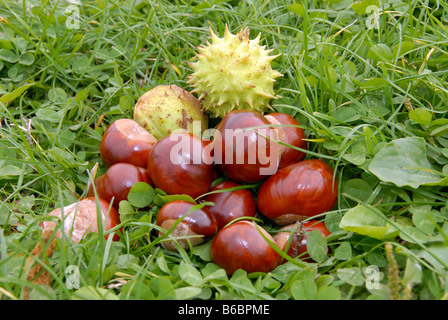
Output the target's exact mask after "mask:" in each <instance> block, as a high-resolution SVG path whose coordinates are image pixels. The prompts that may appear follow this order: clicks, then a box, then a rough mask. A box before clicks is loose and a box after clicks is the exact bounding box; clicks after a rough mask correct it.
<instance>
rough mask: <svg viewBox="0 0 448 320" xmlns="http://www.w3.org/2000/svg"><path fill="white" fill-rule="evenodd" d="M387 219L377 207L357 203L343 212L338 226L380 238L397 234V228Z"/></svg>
mask: <svg viewBox="0 0 448 320" xmlns="http://www.w3.org/2000/svg"><path fill="white" fill-rule="evenodd" d="M388 221H389V220H388V219H387V218H386V217H385V216H384V214H383V213H382V212H381V211H379V210H378V209H377V208H374V207H371V206H367V205H358V206H356V207H354V208H352V209H350V210H349V211H347V212H346V213H345V214H344V216H343V217H342V219H341V222H340V223H339V226H340V227H341V228H342V229H344V230H346V231H351V232H356V233H359V234H362V235H365V236H369V237H372V238H375V239H380V240H382V239H388V238H393V237H395V236H396V235H397V234H398V230H397V229H396V228H395V227H394V226H392V224H390V223H389V222H388Z"/></svg>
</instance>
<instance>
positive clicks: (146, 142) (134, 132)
mask: <svg viewBox="0 0 448 320" xmlns="http://www.w3.org/2000/svg"><path fill="white" fill-rule="evenodd" d="M156 142H157V139H156V138H155V137H154V136H153V135H152V134H151V133H149V132H148V131H147V130H146V129H144V128H143V127H141V126H140V125H139V124H138V123H137V122H135V121H134V120H131V119H118V120H116V121H114V122H113V123H111V124H110V126H109V127H108V128H107V130H106V132H104V135H103V138H102V140H101V145H100V156H101V160H102V161H103V163H104V165H105V166H106V167H110V166H111V165H113V164H115V163H120V162H125V163H130V164H133V165H135V166H138V167H143V168H146V166H147V164H148V154H149V151H151V149H152V147H153V146H154V145H155V144H156Z"/></svg>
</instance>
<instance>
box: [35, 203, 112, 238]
mask: <svg viewBox="0 0 448 320" xmlns="http://www.w3.org/2000/svg"><path fill="white" fill-rule="evenodd" d="M98 203H99V205H100V211H101V219H102V221H103V223H104V225H103V230H104V231H108V230H110V229H112V228H114V227H115V226H117V225H118V224H119V223H120V216H119V214H118V212H117V210H115V209H114V208H113V207H111V206H110V205H109V203H108V202H107V201H105V200H103V199H98ZM48 215H50V216H55V217H58V218H59V219H61V218H62V215H64V218H65V219H64V221H63V229H64V232H65V234H66V235H67V236H68V237H69V238H70V239H71V241H72V242H73V243H79V242H80V241H81V240H82V239H83V238H84V237H85V236H86V235H87V234H89V233H90V232H98V217H97V199H96V198H94V197H87V198H84V199H81V200H79V201H77V202H75V203H72V204H70V205H68V206H65V207H63V208H56V209H54V210H53V211H51V212H50V213H49V214H48ZM41 226H42V227H43V228H44V229H46V228H50V229H54V228H56V227H57V222H56V221H54V220H48V221H44V222H42V223H41ZM56 236H57V237H59V238H61V230H60V229H59V230H58V231H57V232H56ZM107 237H108V236H105V238H107ZM119 239H120V236H119V235H118V234H117V233H115V234H114V235H113V238H112V240H114V241H118V240H119Z"/></svg>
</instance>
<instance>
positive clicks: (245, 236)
mask: <svg viewBox="0 0 448 320" xmlns="http://www.w3.org/2000/svg"><path fill="white" fill-rule="evenodd" d="M259 230H260V231H261V232H262V233H263V234H264V235H265V237H267V238H268V239H269V240H270V241H272V243H273V245H276V244H275V242H274V239H273V238H272V237H271V235H270V234H269V233H267V231H266V230H264V229H263V228H262V227H260V226H258V225H256V224H255V223H254V222H253V221H248V220H241V221H237V222H235V223H232V224H230V225H228V226H226V227H224V228H223V229H221V230H220V231H218V233H217V234H216V236H215V237H214V238H213V241H212V245H211V256H212V261H213V262H214V263H215V264H217V265H218V266H220V267H221V268H223V269H224V270H225V271H226V272H227V274H229V275H231V274H233V273H234V272H235V271H236V270H238V269H243V270H245V271H246V272H247V273H252V272H269V271H272V270H273V269H275V268H276V267H277V266H278V265H279V264H280V261H281V256H280V255H279V254H278V253H277V252H276V251H275V250H274V249H273V248H272V247H271V245H270V244H269V243H268V242H267V241H266V240H265V238H264V237H263V236H262V235H261V234H260V231H259Z"/></svg>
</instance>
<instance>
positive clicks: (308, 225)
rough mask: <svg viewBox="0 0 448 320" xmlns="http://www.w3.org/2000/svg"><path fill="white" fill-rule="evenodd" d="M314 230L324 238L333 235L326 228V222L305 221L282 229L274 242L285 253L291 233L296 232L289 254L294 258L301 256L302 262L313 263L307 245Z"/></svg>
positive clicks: (275, 236)
mask: <svg viewBox="0 0 448 320" xmlns="http://www.w3.org/2000/svg"><path fill="white" fill-rule="evenodd" d="M313 230H318V231H319V232H320V233H321V234H322V235H323V236H324V237H328V236H329V235H330V234H331V233H330V231H328V229H327V227H326V226H325V223H324V222H322V221H318V220H309V221H304V222H303V223H301V222H296V223H294V224H290V225H288V226H285V227H283V228H281V229H280V232H279V233H276V234H275V235H274V240H275V243H277V245H278V246H279V247H280V249H282V250H283V251H284V250H285V249H286V245H287V244H288V240H289V237H290V235H291V232H294V233H293V235H292V237H293V238H292V239H291V242H290V246H289V248H288V252H287V254H288V255H289V256H290V257H292V258H295V257H297V256H299V257H300V259H301V260H304V261H307V262H312V261H313V259H311V257H310V256H309V254H308V248H307V246H306V245H307V241H308V235H309V233H310V232H311V231H313ZM328 251H329V249H328ZM286 261H287V260H284V261H283V262H286Z"/></svg>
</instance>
